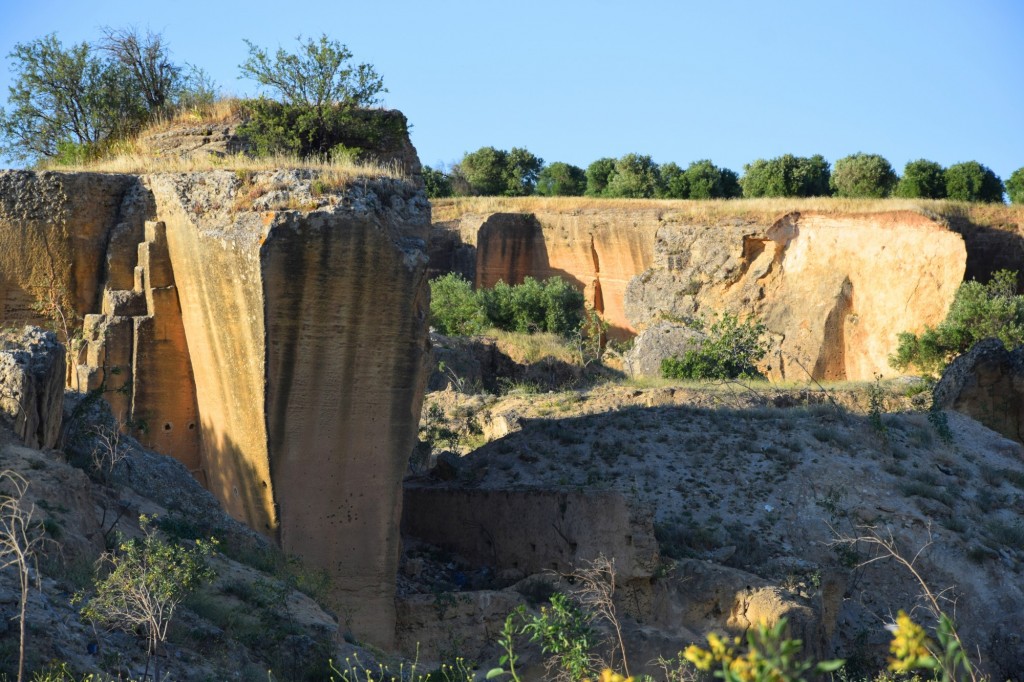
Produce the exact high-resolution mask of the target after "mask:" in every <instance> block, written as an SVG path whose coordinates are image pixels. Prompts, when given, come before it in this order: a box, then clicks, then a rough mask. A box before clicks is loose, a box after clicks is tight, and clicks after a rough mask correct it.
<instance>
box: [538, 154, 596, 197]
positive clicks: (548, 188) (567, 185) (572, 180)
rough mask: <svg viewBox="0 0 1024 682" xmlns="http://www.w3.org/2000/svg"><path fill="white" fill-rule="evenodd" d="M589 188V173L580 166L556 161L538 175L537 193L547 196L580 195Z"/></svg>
mask: <svg viewBox="0 0 1024 682" xmlns="http://www.w3.org/2000/svg"><path fill="white" fill-rule="evenodd" d="M586 190H587V174H586V172H585V171H584V170H583V169H582V168H580V167H579V166H573V165H572V164H568V163H562V162H561V161H556V162H555V163H553V164H551V165H549V166H545V167H544V168H543V169H542V170H541V172H540V174H539V175H538V176H537V194H540V195H541V196H545V197H578V196H583V193H584V192H585V191H586Z"/></svg>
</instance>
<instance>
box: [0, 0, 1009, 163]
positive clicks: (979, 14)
mask: <svg viewBox="0 0 1024 682" xmlns="http://www.w3.org/2000/svg"><path fill="white" fill-rule="evenodd" d="M4 5H7V7H5V9H4V12H3V14H4V19H3V22H2V23H0V52H2V54H3V55H4V63H5V67H4V68H2V69H0V102H3V101H5V100H6V94H7V86H8V85H9V83H10V72H9V69H8V68H7V66H8V62H7V60H6V54H7V53H8V52H10V50H11V48H12V47H13V46H14V44H15V43H18V42H25V41H29V40H32V39H34V38H37V37H40V36H42V35H45V34H46V33H49V32H54V31H55V32H56V33H57V34H58V37H59V38H61V40H62V41H64V43H65V44H68V43H72V42H78V41H81V40H93V39H95V38H96V37H97V36H98V35H99V27H100V26H103V25H110V26H115V27H120V26H126V25H136V26H139V27H149V28H150V29H153V30H155V31H160V32H162V33H163V34H164V37H165V38H166V39H167V40H168V41H169V43H170V47H171V50H172V52H173V54H174V57H175V58H176V60H178V61H183V62H190V63H194V64H196V65H198V66H201V67H203V68H204V69H206V70H207V71H208V72H209V73H211V74H212V75H213V77H214V78H215V80H216V81H217V82H218V83H219V84H220V85H221V87H222V88H223V89H224V91H225V92H227V93H229V94H239V95H241V94H253V93H254V92H255V88H254V85H253V84H252V83H250V82H247V81H241V80H238V79H237V73H238V68H237V67H238V64H239V63H241V62H242V61H243V60H244V59H245V56H246V48H245V45H244V44H243V42H242V39H243V38H248V39H249V40H252V41H253V42H255V43H256V44H259V45H263V46H266V47H268V48H274V49H276V47H278V46H284V47H286V48H288V47H291V46H293V45H294V44H295V43H294V38H295V37H296V36H297V35H299V34H303V35H307V36H311V35H312V36H317V35H319V34H320V33H322V32H326V33H327V34H328V35H329V36H331V37H333V38H336V39H338V40H340V41H341V42H343V43H346V44H347V45H348V47H349V48H350V49H351V50H352V51H353V53H354V54H355V57H356V59H357V60H358V61H366V62H370V63H372V64H374V65H375V66H376V68H377V70H378V72H380V74H381V75H382V76H383V77H384V82H385V84H386V86H387V87H388V89H389V90H390V92H389V93H388V94H387V95H385V104H386V106H388V107H389V108H395V109H400V110H402V111H403V112H405V114H406V115H407V116H408V118H409V120H410V122H411V123H412V124H413V129H412V137H413V143H414V144H415V145H416V147H417V149H418V150H419V153H420V158H421V159H422V160H423V162H424V163H427V164H429V165H434V166H436V165H438V164H441V163H444V164H448V163H452V162H455V161H457V160H458V159H459V158H461V156H462V154H463V153H464V152H466V151H472V150H475V149H477V148H479V147H481V146H485V145H490V146H495V147H498V148H504V149H508V148H511V147H513V146H525V147H527V148H528V149H529V150H530V151H532V152H534V153H535V154H537V155H538V156H541V157H543V158H544V159H545V160H546V161H548V162H552V161H566V162H569V163H574V164H576V165H579V166H583V167H585V166H586V165H587V164H589V163H590V162H591V161H593V160H594V159H597V158H599V157H602V156H621V155H622V154H625V153H628V152H639V153H643V154H650V155H651V156H652V157H653V158H654V160H655V161H657V162H659V163H663V162H667V161H674V162H676V163H679V164H680V165H683V166H685V165H686V164H688V163H689V162H691V161H694V160H697V159H702V158H710V159H712V160H713V161H714V162H715V163H717V164H718V165H721V166H727V167H730V168H732V169H734V170H736V171H737V172H741V171H742V166H743V164H744V163H748V162H750V161H752V160H754V159H756V158H759V157H764V158H767V157H772V156H777V155H779V154H783V153H793V154H797V155H810V154H816V153H820V154H823V155H824V156H825V157H826V158H827V159H829V160H830V161H835V160H836V159H838V158H840V157H842V156H845V155H847V154H851V153H854V152H857V151H864V152H870V153H878V154H882V155H883V156H885V157H886V158H888V159H889V160H890V161H891V162H892V164H893V165H894V166H895V167H896V169H897V170H898V171H899V170H902V168H903V165H904V164H905V163H906V162H907V161H909V160H913V159H916V158H921V157H923V158H927V159H931V160H934V161H938V162H939V163H942V164H943V165H949V164H952V163H957V162H960V161H967V160H977V161H980V162H982V163H984V164H986V165H988V166H989V167H991V168H992V169H993V170H994V171H995V172H996V173H997V174H998V175H1000V176H1001V177H1002V178H1003V179H1004V180H1005V179H1006V178H1007V177H1008V176H1009V175H1010V173H1011V172H1013V171H1014V170H1015V169H1017V168H1020V167H1022V166H1024V2H1020V1H1019V0H971V1H970V2H968V1H966V0H959V1H957V2H952V1H947V0H929V1H917V0H906V1H901V0H885V1H878V0H859V1H851V0H845V1H842V2H840V1H837V0H813V1H804V0H797V1H792V2H780V1H774V2H773V1H771V0H760V1H755V0H751V1H740V0H731V1H729V0H704V1H703V2H688V1H683V0H677V1H675V2H669V1H666V2H654V1H647V2H644V1H642V0H637V1H635V2H633V3H631V4H630V5H629V6H628V7H627V6H626V3H622V2H616V3H610V2H602V1H600V0H591V1H590V2H575V1H566V0H562V1H561V2H559V1H558V0H548V1H547V2H534V1H532V0H522V1H520V2H515V3H500V4H498V3H491V2H486V1H482V0H476V1H475V2H463V1H461V0H460V1H458V2H455V1H452V2H448V1H446V0H434V1H433V2H423V1H422V0H419V1H417V2H407V1H406V0H391V1H390V2H386V3H385V2H372V1H368V0H363V1H362V2H349V1H348V0H327V1H320V0H303V1H302V2H295V1H292V2H288V1H280V0H279V1H277V2H273V3H271V2H264V1H262V0H250V1H248V2H244V3H243V2H221V1H220V0H207V1H206V2H196V1H194V0H178V1H177V2H174V3H171V2H139V0H110V1H103V0H100V1H97V2H82V1H81V0H51V1H48V2H39V1H35V2H33V1H28V0H4Z"/></svg>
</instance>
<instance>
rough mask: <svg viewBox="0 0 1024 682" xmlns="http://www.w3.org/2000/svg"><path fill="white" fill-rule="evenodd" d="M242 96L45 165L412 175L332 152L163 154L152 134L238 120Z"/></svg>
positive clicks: (346, 176)
mask: <svg viewBox="0 0 1024 682" xmlns="http://www.w3.org/2000/svg"><path fill="white" fill-rule="evenodd" d="M241 102H242V100H240V99H237V98H224V99H219V100H217V101H215V102H214V103H213V104H212V105H210V106H208V107H204V108H202V109H193V110H184V111H176V112H174V113H173V114H172V115H170V116H167V117H164V118H159V119H157V120H155V121H153V122H152V123H150V124H149V125H148V126H147V127H146V128H145V129H144V130H142V131H141V132H140V133H139V134H138V135H137V136H136V137H135V138H133V139H130V140H119V141H117V142H115V143H113V144H112V145H111V146H110V148H109V149H108V150H107V151H106V153H105V154H103V156H102V157H101V158H98V159H95V160H91V161H86V162H83V163H81V164H77V165H68V164H57V163H53V162H43V163H42V164H40V166H39V168H40V169H41V170H57V171H71V172H74V171H88V172H94V173H128V174H138V175H144V174H149V173H192V172H199V171H208V170H241V171H273V170H280V169H288V168H303V169H311V170H318V171H321V172H322V173H325V174H327V175H328V176H329V177H330V178H331V179H332V180H337V181H344V180H352V179H356V178H366V177H386V178H394V179H398V180H405V179H407V177H406V175H405V172H404V170H403V169H402V167H401V165H400V164H398V163H393V164H380V163H355V162H352V161H349V160H338V161H332V160H329V159H326V158H319V159H318V158H312V159H311V158H302V157H299V156H289V155H282V154H277V155H274V156H265V157H261V158H252V157H249V156H246V155H244V154H233V155H230V156H224V157H217V156H212V155H203V156H197V157H185V156H180V155H178V154H158V153H157V151H156V149H155V148H154V146H153V145H152V144H151V143H150V140H151V139H152V138H153V137H154V136H156V135H159V134H160V133H163V132H167V131H170V130H173V129H175V128H185V127H188V126H195V125H226V124H232V123H237V122H238V120H239V118H238V116H239V110H240V107H241Z"/></svg>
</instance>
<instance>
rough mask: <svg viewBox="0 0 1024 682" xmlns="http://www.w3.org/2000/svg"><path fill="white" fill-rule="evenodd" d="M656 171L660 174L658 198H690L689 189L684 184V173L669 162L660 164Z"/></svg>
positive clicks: (677, 166)
mask: <svg viewBox="0 0 1024 682" xmlns="http://www.w3.org/2000/svg"><path fill="white" fill-rule="evenodd" d="M658 170H659V172H660V173H661V194H660V196H662V197H664V198H666V199H689V198H690V187H689V185H687V182H686V171H684V170H683V169H682V168H680V167H679V165H678V164H675V163H672V162H671V161H669V162H668V163H663V164H661V167H660V168H659V169H658Z"/></svg>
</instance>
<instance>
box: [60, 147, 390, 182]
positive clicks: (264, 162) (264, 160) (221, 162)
mask: <svg viewBox="0 0 1024 682" xmlns="http://www.w3.org/2000/svg"><path fill="white" fill-rule="evenodd" d="M133 144H134V143H133ZM288 168H304V169H310V170H317V171H321V172H322V173H325V174H328V175H330V177H332V178H337V179H339V180H345V179H349V180H354V179H356V178H367V177H375V178H379V177H386V178H394V179H397V180H405V179H407V177H406V175H405V172H404V171H403V170H402V168H401V166H400V165H399V164H378V163H353V162H351V161H347V160H342V161H332V160H327V159H308V158H305V159H304V158H300V157H298V156H285V155H275V156H266V157H261V158H258V159H254V158H252V157H249V156H245V155H244V154H234V155H231V156H224V157H213V156H209V157H200V158H189V157H181V156H177V155H165V156H156V157H155V156H152V155H148V154H147V153H146V152H145V151H141V150H123V151H120V152H118V153H116V154H113V155H111V156H108V157H105V158H103V159H98V160H96V161H91V162H88V163H83V164H80V165H74V166H69V165H56V164H50V165H44V166H41V169H43V170H59V171H68V172H75V171H88V172H92V173H129V174H135V175H147V174H151V173H192V172H199V171H209V170H244V171H274V170H281V169H288Z"/></svg>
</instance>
